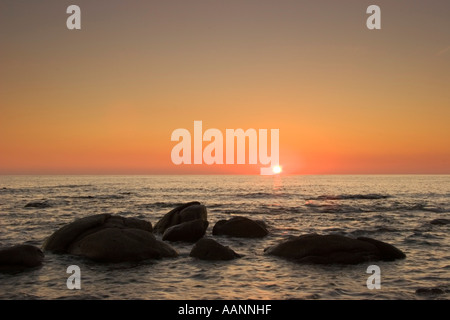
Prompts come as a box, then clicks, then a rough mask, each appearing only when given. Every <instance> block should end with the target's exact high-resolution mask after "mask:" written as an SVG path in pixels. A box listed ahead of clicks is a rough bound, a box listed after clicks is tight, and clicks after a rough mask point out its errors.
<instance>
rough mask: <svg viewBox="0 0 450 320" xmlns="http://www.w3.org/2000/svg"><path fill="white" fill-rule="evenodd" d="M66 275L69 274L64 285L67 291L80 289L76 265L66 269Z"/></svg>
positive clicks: (78, 270) (78, 268) (78, 269)
mask: <svg viewBox="0 0 450 320" xmlns="http://www.w3.org/2000/svg"><path fill="white" fill-rule="evenodd" d="M66 273H70V274H71V276H70V277H68V278H67V281H66V285H67V289H69V290H74V289H76V290H80V289H81V269H80V267H79V266H77V265H71V266H68V267H67V270H66Z"/></svg>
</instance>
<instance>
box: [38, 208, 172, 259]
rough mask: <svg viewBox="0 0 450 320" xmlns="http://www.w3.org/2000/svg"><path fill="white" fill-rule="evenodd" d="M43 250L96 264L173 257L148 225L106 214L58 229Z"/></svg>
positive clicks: (136, 220) (76, 221)
mask: <svg viewBox="0 0 450 320" xmlns="http://www.w3.org/2000/svg"><path fill="white" fill-rule="evenodd" d="M44 250H45V251H50V252H54V253H69V254H73V255H78V256H82V257H86V258H89V259H91V260H94V261H100V262H123V261H140V260H145V259H158V258H163V257H175V256H177V255H178V254H177V252H176V251H175V250H174V249H173V248H172V247H170V246H169V245H168V244H166V243H164V242H162V241H159V240H157V239H156V238H155V236H154V235H153V234H152V225H151V224H150V222H147V221H145V220H140V219H135V218H125V217H121V216H113V215H110V214H100V215H94V216H88V217H85V218H81V219H78V220H75V221H74V222H72V223H70V224H68V225H66V226H64V227H62V228H60V229H59V230H57V231H56V232H55V233H53V234H52V235H51V236H50V237H49V238H48V239H47V241H46V242H45V244H44Z"/></svg>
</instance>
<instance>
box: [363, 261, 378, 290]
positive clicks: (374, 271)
mask: <svg viewBox="0 0 450 320" xmlns="http://www.w3.org/2000/svg"><path fill="white" fill-rule="evenodd" d="M366 273H369V274H371V276H369V277H368V278H367V282H366V285H367V289H369V290H373V289H377V290H378V289H381V269H380V267H379V266H377V265H376V264H373V265H370V266H368V267H367V270H366Z"/></svg>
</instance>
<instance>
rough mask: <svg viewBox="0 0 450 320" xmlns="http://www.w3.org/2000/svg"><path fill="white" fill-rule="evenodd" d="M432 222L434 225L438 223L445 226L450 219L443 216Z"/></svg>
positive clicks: (449, 222)
mask: <svg viewBox="0 0 450 320" xmlns="http://www.w3.org/2000/svg"><path fill="white" fill-rule="evenodd" d="M430 223H431V224H434V225H438V226H443V225H446V224H450V219H443V218H441V219H434V220H431V222H430Z"/></svg>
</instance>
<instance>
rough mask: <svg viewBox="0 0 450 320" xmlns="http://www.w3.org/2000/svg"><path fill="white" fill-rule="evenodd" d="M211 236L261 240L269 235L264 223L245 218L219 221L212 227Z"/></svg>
mask: <svg viewBox="0 0 450 320" xmlns="http://www.w3.org/2000/svg"><path fill="white" fill-rule="evenodd" d="M212 234H213V235H227V236H230V237H239V238H262V237H265V236H266V235H268V234H269V231H267V228H266V226H265V223H264V222H261V221H255V220H251V219H249V218H245V217H233V218H231V219H229V220H220V221H217V223H216V224H215V225H214V228H213V231H212Z"/></svg>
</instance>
